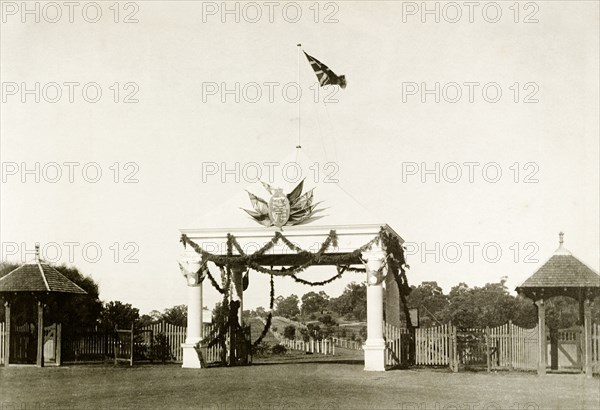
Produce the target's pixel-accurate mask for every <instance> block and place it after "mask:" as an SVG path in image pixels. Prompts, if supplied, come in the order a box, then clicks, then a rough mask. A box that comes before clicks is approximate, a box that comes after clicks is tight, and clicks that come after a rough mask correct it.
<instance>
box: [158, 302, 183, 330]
mask: <svg viewBox="0 0 600 410" xmlns="http://www.w3.org/2000/svg"><path fill="white" fill-rule="evenodd" d="M161 319H162V320H164V321H165V322H167V323H170V324H172V325H175V326H187V305H177V306H173V307H172V308H168V309H165V311H164V313H163V314H162V317H161Z"/></svg>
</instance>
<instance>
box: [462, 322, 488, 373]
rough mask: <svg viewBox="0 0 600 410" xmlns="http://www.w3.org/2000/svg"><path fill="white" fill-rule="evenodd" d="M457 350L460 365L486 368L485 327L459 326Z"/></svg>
mask: <svg viewBox="0 0 600 410" xmlns="http://www.w3.org/2000/svg"><path fill="white" fill-rule="evenodd" d="M456 352H457V360H458V365H459V366H464V367H470V368H473V367H482V368H486V367H487V345H486V334H485V329H469V328H459V329H458V330H457V332H456Z"/></svg>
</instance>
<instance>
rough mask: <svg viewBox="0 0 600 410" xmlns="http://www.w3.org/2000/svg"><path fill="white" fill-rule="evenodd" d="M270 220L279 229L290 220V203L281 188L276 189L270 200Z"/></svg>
mask: <svg viewBox="0 0 600 410" xmlns="http://www.w3.org/2000/svg"><path fill="white" fill-rule="evenodd" d="M269 219H271V222H273V225H275V226H277V227H279V228H281V227H282V226H283V225H285V224H286V223H287V221H288V219H290V201H289V200H288V198H287V196H286V195H285V194H284V193H283V190H282V189H281V188H276V189H275V193H274V194H273V196H272V197H271V199H270V200H269Z"/></svg>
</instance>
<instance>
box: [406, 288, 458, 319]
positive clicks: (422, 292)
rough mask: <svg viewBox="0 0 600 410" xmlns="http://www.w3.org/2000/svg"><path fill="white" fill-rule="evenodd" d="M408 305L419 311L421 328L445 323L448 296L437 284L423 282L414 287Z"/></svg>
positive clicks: (407, 301) (408, 298)
mask: <svg viewBox="0 0 600 410" xmlns="http://www.w3.org/2000/svg"><path fill="white" fill-rule="evenodd" d="M406 303H407V304H408V307H409V308H417V309H419V320H420V326H423V327H427V326H435V325H436V324H439V323H443V322H444V321H445V317H444V316H445V310H446V309H447V307H448V303H449V302H448V296H446V295H444V292H443V290H442V288H440V287H439V286H438V284H437V282H422V283H421V284H420V285H419V286H417V287H414V286H413V287H412V292H411V293H410V295H408V297H407V300H406ZM413 324H414V325H417V323H413Z"/></svg>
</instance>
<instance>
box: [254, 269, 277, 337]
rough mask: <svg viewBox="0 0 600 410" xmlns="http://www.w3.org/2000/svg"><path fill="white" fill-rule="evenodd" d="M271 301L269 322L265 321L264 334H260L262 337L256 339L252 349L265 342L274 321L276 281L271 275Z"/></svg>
mask: <svg viewBox="0 0 600 410" xmlns="http://www.w3.org/2000/svg"><path fill="white" fill-rule="evenodd" d="M270 296H271V300H270V301H269V309H270V312H269V315H268V316H267V320H266V321H265V327H263V330H262V332H260V336H258V339H256V340H255V341H254V343H252V347H253V348H256V347H257V346H258V345H259V344H261V342H262V341H263V339H264V338H265V336H266V335H267V333H269V329H271V322H272V320H273V307H274V306H275V281H274V280H273V275H271V294H270Z"/></svg>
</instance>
